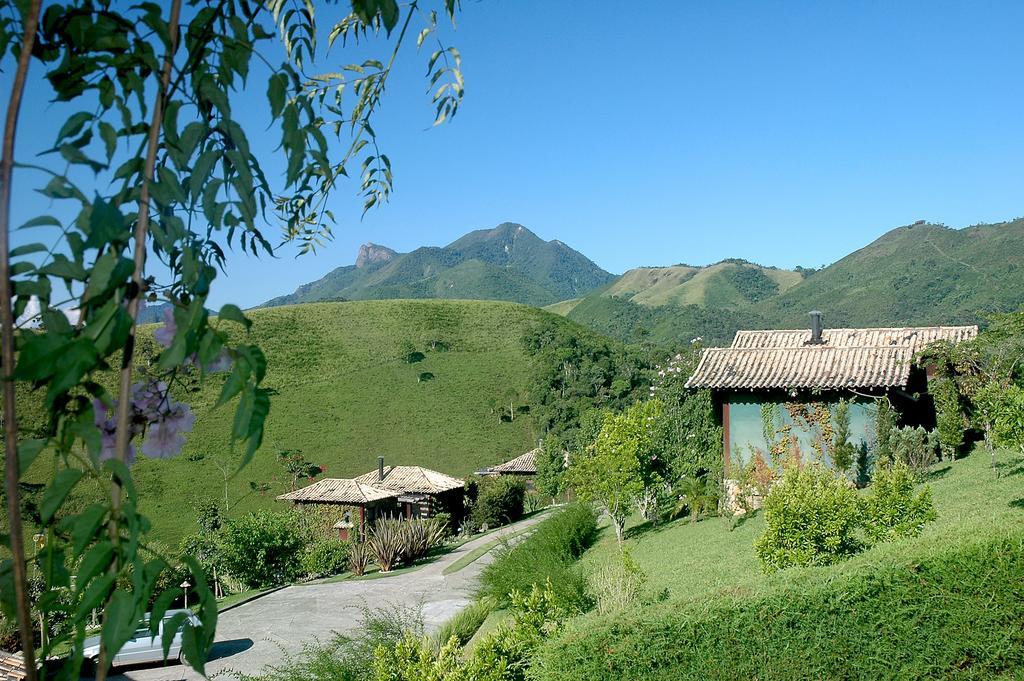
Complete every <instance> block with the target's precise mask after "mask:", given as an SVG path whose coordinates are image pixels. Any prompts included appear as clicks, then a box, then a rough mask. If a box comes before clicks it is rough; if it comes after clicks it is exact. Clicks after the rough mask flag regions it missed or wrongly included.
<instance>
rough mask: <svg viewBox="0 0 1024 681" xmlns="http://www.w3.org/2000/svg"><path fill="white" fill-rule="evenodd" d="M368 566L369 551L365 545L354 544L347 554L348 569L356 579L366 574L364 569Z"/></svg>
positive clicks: (360, 543)
mask: <svg viewBox="0 0 1024 681" xmlns="http://www.w3.org/2000/svg"><path fill="white" fill-rule="evenodd" d="M369 565H370V551H369V549H368V548H367V547H366V544H364V543H362V542H355V543H354V544H352V548H351V550H350V551H349V554H348V569H349V570H351V571H352V574H354V575H355V576H356V577H359V576H361V575H364V574H366V568H367V567H369Z"/></svg>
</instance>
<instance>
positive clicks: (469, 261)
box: [266, 223, 614, 306]
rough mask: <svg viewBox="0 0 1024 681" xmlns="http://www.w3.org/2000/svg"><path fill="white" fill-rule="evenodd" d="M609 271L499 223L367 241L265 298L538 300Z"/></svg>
mask: <svg viewBox="0 0 1024 681" xmlns="http://www.w3.org/2000/svg"><path fill="white" fill-rule="evenodd" d="M613 279H614V277H613V275H611V274H609V273H608V272H605V271H604V270H602V269H601V268H600V267H598V266H597V265H595V264H594V263H593V262H591V261H590V260H588V259H587V258H586V257H585V256H584V255H582V254H581V253H579V252H577V251H575V250H573V249H572V248H569V247H568V246H566V245H565V244H564V243H562V242H561V241H544V240H543V239H541V238H540V237H538V236H537V235H536V234H534V233H533V232H531V231H530V230H528V229H526V228H525V227H523V226H522V225H517V224H514V223H503V224H501V225H498V226H497V227H495V228H494V229H482V230H476V231H474V232H470V233H469V234H466V235H465V236H463V237H461V238H460V239H457V240H456V241H454V242H452V243H450V244H448V245H447V246H444V247H423V248H417V249H416V250H414V251H412V252H411V253H396V252H394V251H392V250H390V249H387V248H384V247H382V246H376V245H373V244H366V245H364V246H363V248H361V249H360V253H359V257H358V258H357V260H356V264H355V265H346V266H344V267H339V268H337V269H335V270H333V271H331V272H329V273H328V274H327V275H325V276H324V277H321V278H320V279H318V280H316V281H313V282H310V283H308V284H304V285H302V286H300V287H299V288H298V289H297V290H296V291H294V292H293V293H290V294H288V295H285V296H280V297H278V298H274V299H273V300H270V301H268V302H267V303H266V305H268V306H276V305H291V304H295V303H305V302H317V301H323V300H339V299H345V300H386V299H395V298H451V299H476V300H508V301H513V302H518V303H525V304H528V305H538V306H540V305H548V304H550V303H555V302H557V301H559V300H564V299H566V298H570V297H573V296H579V295H582V294H585V293H587V292H589V291H591V290H593V289H595V288H597V287H600V286H604V285H605V284H607V283H608V282H610V281H611V280H613Z"/></svg>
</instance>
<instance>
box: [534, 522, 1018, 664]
mask: <svg viewBox="0 0 1024 681" xmlns="http://www.w3.org/2000/svg"><path fill="white" fill-rule="evenodd" d="M1022 574H1024V532H1022V531H1021V530H1020V528H1007V529H1006V530H1004V531H1003V532H1000V533H998V534H997V535H995V536H990V537H989V538H987V539H984V540H978V541H975V542H969V543H957V544H946V545H938V544H934V545H930V546H928V547H927V548H925V549H922V550H921V551H920V552H918V553H916V554H911V555H910V556H906V557H905V558H902V559H897V560H885V561H882V562H881V563H877V562H876V563H874V564H865V565H863V566H859V567H858V568H857V569H855V570H850V571H842V572H836V573H831V572H830V573H829V576H828V578H821V579H814V580H810V579H801V580H799V581H798V582H796V581H794V582H791V583H785V582H784V583H783V584H781V585H780V586H779V587H777V588H773V589H771V590H770V591H768V592H766V593H758V594H756V595H751V596H744V595H741V594H736V595H718V596H716V597H715V598H714V599H713V600H702V601H695V602H681V603H680V602H673V603H669V604H666V605H664V606H657V605H654V606H652V605H644V607H642V608H633V609H631V610H630V611H628V612H619V613H615V614H613V615H607V616H596V615H587V616H584V617H582V618H579V619H577V620H573V621H570V622H569V623H568V624H566V625H565V626H564V627H563V629H562V630H561V631H560V632H557V633H556V634H555V635H554V636H552V637H550V638H548V639H547V640H545V641H544V643H542V644H541V646H540V648H539V649H538V650H537V651H536V653H535V655H534V658H533V663H532V667H531V670H530V674H531V678H532V679H535V680H536V681H590V680H592V679H616V680H617V681H675V680H676V679H723V680H725V679H760V680H761V681H775V680H784V679H785V680H789V679H865V680H869V679H870V680H872V681H873V680H874V679H892V678H898V679H938V678H970V679H990V678H1007V679H1009V678H1016V677H1017V674H1018V672H1019V670H1020V669H1022V668H1024V627H1022V626H1021V625H1022V622H1024V600H1022V598H1021V581H1020V575H1022ZM822 577H824V575H822Z"/></svg>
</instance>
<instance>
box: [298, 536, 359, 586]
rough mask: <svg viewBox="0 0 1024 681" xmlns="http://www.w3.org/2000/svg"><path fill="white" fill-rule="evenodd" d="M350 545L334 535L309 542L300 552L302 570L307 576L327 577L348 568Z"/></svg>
mask: <svg viewBox="0 0 1024 681" xmlns="http://www.w3.org/2000/svg"><path fill="white" fill-rule="evenodd" d="M351 547H352V545H351V544H350V543H349V542H347V541H342V540H341V539H338V538H336V537H325V538H324V539H321V540H320V541H318V542H315V543H313V544H310V545H308V546H307V547H306V550H305V551H304V552H303V554H302V572H303V574H305V575H306V576H308V577H329V576H331V575H337V574H341V573H342V572H345V570H346V569H348V559H349V552H350V550H351Z"/></svg>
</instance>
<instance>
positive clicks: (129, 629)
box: [100, 589, 140, 658]
mask: <svg viewBox="0 0 1024 681" xmlns="http://www.w3.org/2000/svg"><path fill="white" fill-rule="evenodd" d="M139 615H140V613H139V611H138V609H137V608H136V605H135V599H134V598H132V595H131V594H129V593H127V592H125V591H121V590H120V589H118V590H117V591H115V592H114V593H113V594H111V595H110V600H109V601H107V607H106V608H105V609H104V617H103V632H102V633H101V634H100V636H101V639H102V641H103V643H104V645H105V646H106V649H107V654H108V655H109V656H110V657H111V658H113V656H114V655H116V654H117V653H118V651H120V650H121V647H122V646H123V645H124V644H125V643H126V642H127V641H128V639H130V638H131V637H132V634H134V633H135V629H136V627H137V626H138V623H139Z"/></svg>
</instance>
